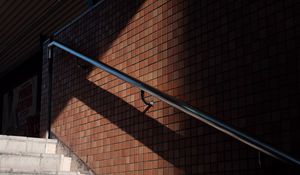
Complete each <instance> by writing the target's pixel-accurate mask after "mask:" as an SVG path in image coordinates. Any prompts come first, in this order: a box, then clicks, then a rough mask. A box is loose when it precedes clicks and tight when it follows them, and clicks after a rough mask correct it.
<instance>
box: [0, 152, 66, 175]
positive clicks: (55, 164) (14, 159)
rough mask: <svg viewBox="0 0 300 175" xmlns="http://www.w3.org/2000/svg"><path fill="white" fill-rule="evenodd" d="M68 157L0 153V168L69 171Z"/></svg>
mask: <svg viewBox="0 0 300 175" xmlns="http://www.w3.org/2000/svg"><path fill="white" fill-rule="evenodd" d="M70 166H71V161H70V158H69V157H64V156H63V155H57V154H39V153H7V152H0V168H2V169H3V168H4V169H5V168H6V169H19V170H25V171H56V172H59V171H69V170H70Z"/></svg>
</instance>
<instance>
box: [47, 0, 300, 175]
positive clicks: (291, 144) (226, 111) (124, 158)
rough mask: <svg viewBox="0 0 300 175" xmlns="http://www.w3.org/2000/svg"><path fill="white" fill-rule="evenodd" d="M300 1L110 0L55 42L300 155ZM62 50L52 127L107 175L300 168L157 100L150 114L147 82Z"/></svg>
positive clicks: (58, 57) (272, 171)
mask: <svg viewBox="0 0 300 175" xmlns="http://www.w3.org/2000/svg"><path fill="white" fill-rule="evenodd" d="M298 7H299V3H298V2H297V1H269V0H268V1H267V0H261V1H242V0H239V1H218V0H216V1H205V0H185V1H184V0H159V1H155V0H145V1H141V0H138V1H124V0H115V1H107V0H106V1H104V2H103V3H102V4H100V5H98V6H97V7H96V8H95V9H93V10H92V11H91V12H89V13H87V14H86V15H85V16H83V17H82V18H81V19H80V20H79V21H77V22H75V23H73V24H72V25H71V26H69V27H68V28H67V29H65V30H64V31H62V32H60V33H59V34H58V35H57V36H55V39H57V40H58V41H60V42H62V43H65V44H66V45H68V46H71V47H73V48H75V49H76V50H78V51H80V52H82V53H84V54H86V55H88V56H91V57H93V58H95V59H98V60H101V61H103V62H105V63H107V64H109V65H111V66H113V67H115V68H117V69H119V70H121V71H123V72H125V73H127V74H129V75H131V76H133V77H135V78H137V79H139V80H141V81H144V82H146V83H147V84H149V85H152V86H154V87H156V88H158V89H160V90H161V91H163V92H165V93H168V94H170V95H172V96H175V97H176V98H179V99H182V100H185V101H187V102H188V103H190V104H192V105H194V106H196V107H197V108H199V109H201V110H203V111H205V112H208V113H210V114H213V115H215V116H217V117H218V118H220V119H223V120H225V121H227V122H229V123H231V124H233V125H235V126H237V127H239V128H242V129H243V130H245V131H246V132H250V133H253V134H254V135H256V136H258V137H260V138H263V140H266V141H267V142H269V143H271V144H274V145H276V146H277V147H279V148H282V149H284V150H286V151H287V152H290V153H292V154H293V155H295V156H296V157H300V151H299V149H298V148H299V146H300V144H299V141H298V139H297V138H299V136H300V133H299V131H300V130H299V126H298V125H299V124H300V122H299V99H300V98H299V97H300V91H299V80H300V79H299V78H300V77H299V75H300V74H299V68H300V61H299V60H298V59H297V58H298V56H299V54H298V53H299V51H298V50H299V33H297V32H298V31H299V22H298V21H297V20H296V19H298V18H299V12H298ZM54 54H55V56H54V69H53V78H54V80H53V97H52V99H53V108H52V113H53V116H52V118H53V121H52V131H53V132H54V133H55V134H56V135H57V136H58V137H59V138H60V139H61V140H62V141H63V142H64V143H65V144H67V145H68V146H69V147H70V148H72V150H73V151H74V152H75V153H76V154H78V155H79V156H80V157H81V158H82V159H83V160H84V161H85V162H86V163H87V164H88V165H89V166H90V167H91V168H92V169H93V170H95V172H97V173H99V174H205V175H208V174H210V175H219V174H230V175H232V174H276V173H277V174H282V173H287V174H293V173H294V174H296V170H294V169H293V167H290V166H286V165H285V164H284V163H281V162H279V161H277V160H274V159H272V158H269V157H268V156H265V155H261V164H259V163H258V162H259V161H258V152H257V151H255V150H254V149H252V148H249V147H248V146H246V145H244V144H241V143H239V142H238V141H236V140H234V139H232V138H230V137H228V136H226V135H224V134H222V133H220V132H219V131H217V130H215V129H213V128H211V127H209V126H207V125H205V124H203V123H201V122H199V121H197V120H195V119H193V118H192V117H190V116H188V115H185V114H183V113H181V112H180V111H178V110H176V109H174V108H172V107H170V106H169V105H167V104H165V103H163V102H161V101H159V100H157V99H155V98H153V97H147V100H155V101H157V102H156V104H155V105H154V107H152V108H150V109H149V110H148V111H145V109H146V106H145V105H144V104H143V102H142V100H141V98H140V91H139V89H137V88H135V87H133V86H131V85H130V84H128V83H125V82H123V81H121V80H119V79H117V78H116V77H114V76H111V75H109V74H108V73H106V72H103V71H102V70H99V69H96V68H94V67H92V66H90V65H86V64H85V63H83V62H81V61H80V60H76V58H75V57H73V56H71V55H68V54H66V53H65V52H62V51H61V50H59V49H55V50H54ZM78 65H81V66H78ZM44 67H45V69H44V72H43V80H44V81H43V85H42V86H43V96H42V113H41V115H42V118H44V120H42V121H41V123H45V121H46V118H47V115H46V114H47V112H46V111H47V102H46V100H45V99H46V96H47V95H46V94H47V93H46V91H47V84H46V78H47V70H46V67H47V60H46V59H45V61H44ZM80 67H84V68H80ZM43 99H44V100H43ZM41 126H45V125H42V124H41ZM42 129H45V127H44V128H42ZM41 134H42V133H41Z"/></svg>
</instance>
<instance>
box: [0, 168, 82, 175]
mask: <svg viewBox="0 0 300 175" xmlns="http://www.w3.org/2000/svg"><path fill="white" fill-rule="evenodd" d="M0 175H80V173H79V172H66V171H26V170H25V171H24V170H16V169H7V168H6V169H5V168H2V169H1V168H0ZM81 175H83V174H81Z"/></svg>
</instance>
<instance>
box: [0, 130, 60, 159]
mask: <svg viewBox="0 0 300 175" xmlns="http://www.w3.org/2000/svg"><path fill="white" fill-rule="evenodd" d="M56 144H57V140H54V139H43V138H32V137H19V136H7V135H0V152H11V153H18V152H23V153H24V152H27V153H47V154H55V152H56Z"/></svg>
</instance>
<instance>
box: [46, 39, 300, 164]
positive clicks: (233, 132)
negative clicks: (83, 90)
mask: <svg viewBox="0 0 300 175" xmlns="http://www.w3.org/2000/svg"><path fill="white" fill-rule="evenodd" d="M53 46H56V47H58V48H60V49H62V50H64V51H66V52H69V53H70V54H72V55H74V56H76V57H79V58H81V59H82V60H84V61H86V62H88V63H90V64H92V65H94V66H96V67H98V68H100V69H102V70H104V71H106V72H108V73H110V74H112V75H114V76H116V77H118V78H120V79H122V80H124V81H126V82H128V83H130V84H132V85H134V86H136V87H138V88H140V89H141V90H143V91H145V92H147V93H149V94H151V95H153V96H154V97H156V98H158V99H160V100H162V101H164V102H166V103H168V104H169V105H171V106H173V107H175V108H177V109H179V110H181V111H183V112H184V113H186V114H189V115H191V116H193V117H194V118H196V119H198V120H200V121H202V122H204V123H206V124H208V125H209V126H212V127H214V128H216V129H218V130H219V131H221V132H223V133H225V134H227V135H229V136H231V137H233V138H235V139H237V140H239V141H241V142H243V143H245V144H247V145H249V146H251V147H252V148H254V149H256V150H258V151H260V152H263V153H265V154H267V155H269V156H271V157H274V158H276V159H278V160H281V161H284V162H287V163H290V164H295V165H297V166H300V161H299V160H298V159H296V158H294V157H292V156H291V155H289V154H288V153H285V152H283V151H282V150H279V149H277V148H275V147H273V146H271V145H269V144H267V143H265V142H263V141H260V140H259V139H257V138H255V137H253V136H251V135H249V134H246V133H245V132H242V131H241V130H239V129H238V128H236V127H234V126H232V125H230V124H227V123H225V122H224V121H222V120H220V119H217V118H215V117H213V116H211V115H209V114H206V113H204V112H202V111H200V110H198V109H197V108H195V107H193V106H191V105H189V104H187V103H186V102H183V101H181V100H178V99H175V98H174V97H172V96H170V95H167V94H165V93H163V92H161V91H159V90H158V89H156V88H154V87H151V86H149V85H147V84H146V83H143V82H141V81H140V80H138V79H136V78H133V77H131V76H129V75H127V74H125V73H123V72H121V71H119V70H117V69H115V68H113V67H111V66H109V65H107V64H105V63H103V62H101V61H98V60H93V59H91V58H89V57H87V56H85V55H83V54H81V53H79V52H77V51H75V50H73V49H71V48H69V47H67V46H65V45H63V44H62V43H60V42H57V41H50V43H49V44H48V51H49V52H48V53H49V58H51V57H52V49H53Z"/></svg>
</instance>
